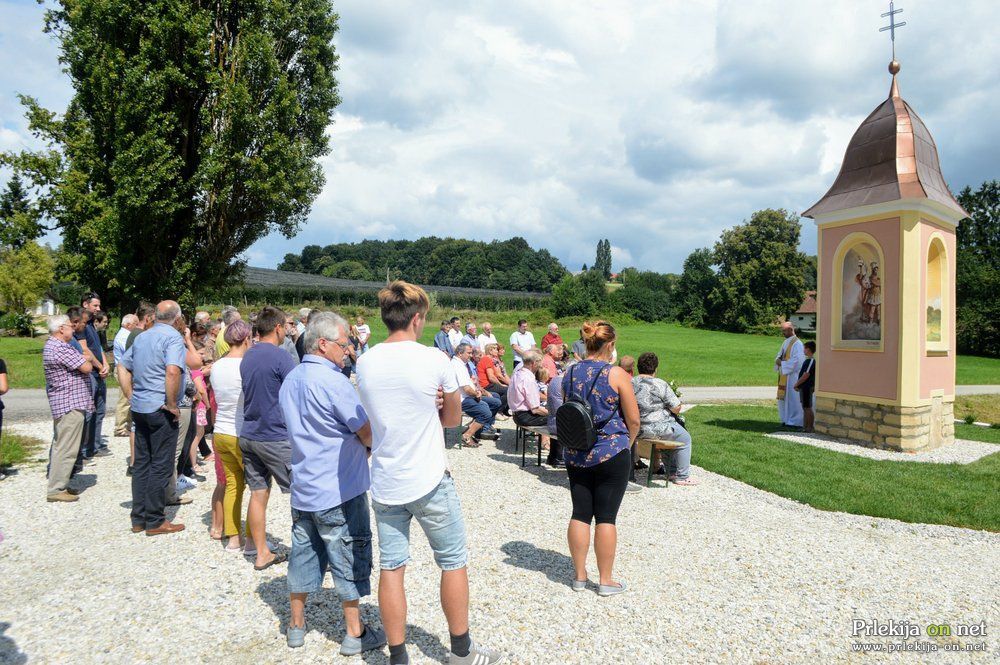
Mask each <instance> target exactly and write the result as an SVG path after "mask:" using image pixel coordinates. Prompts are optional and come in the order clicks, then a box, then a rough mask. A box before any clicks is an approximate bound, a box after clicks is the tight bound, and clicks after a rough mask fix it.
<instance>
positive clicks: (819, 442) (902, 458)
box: [767, 432, 1000, 464]
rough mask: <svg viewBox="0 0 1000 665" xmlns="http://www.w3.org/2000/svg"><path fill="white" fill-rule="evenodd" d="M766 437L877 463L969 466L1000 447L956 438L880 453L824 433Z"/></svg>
mask: <svg viewBox="0 0 1000 665" xmlns="http://www.w3.org/2000/svg"><path fill="white" fill-rule="evenodd" d="M767 436H770V437H773V438H775V439H784V440H785V441H791V442H792V443H802V444H805V445H808V446H816V447H817V448H826V449H828V450H836V451H837V452H839V453H847V454H848V455H855V456H857V457H867V458H869V459H877V460H891V461H893V462H927V463H930V464H971V463H972V462H975V461H976V460H979V459H982V458H983V457H986V456H987V455H992V454H993V453H996V452H1000V446H997V444H995V443H984V442H982V441H968V440H966V439H955V443H953V444H950V445H947V446H941V447H940V448H935V449H934V450H928V451H924V452H917V453H903V452H897V451H895V450H880V449H878V448H868V447H866V446H862V445H860V444H856V443H844V442H843V441H842V440H841V439H835V438H833V437H831V436H826V435H823V434H805V433H803V432H776V433H774V434H768V435H767Z"/></svg>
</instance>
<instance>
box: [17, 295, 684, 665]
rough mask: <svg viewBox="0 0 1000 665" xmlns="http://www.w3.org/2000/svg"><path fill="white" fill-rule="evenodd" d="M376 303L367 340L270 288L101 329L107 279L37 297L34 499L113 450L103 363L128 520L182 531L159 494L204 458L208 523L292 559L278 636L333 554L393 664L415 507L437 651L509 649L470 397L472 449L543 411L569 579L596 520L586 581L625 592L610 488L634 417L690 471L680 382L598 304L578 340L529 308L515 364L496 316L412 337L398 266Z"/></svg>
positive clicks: (343, 582) (628, 486)
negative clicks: (454, 460)
mask: <svg viewBox="0 0 1000 665" xmlns="http://www.w3.org/2000/svg"><path fill="white" fill-rule="evenodd" d="M379 305H380V312H381V318H382V321H383V322H384V323H385V325H386V328H387V329H388V337H387V338H386V339H385V340H384V341H382V342H380V343H378V344H372V343H371V328H370V326H368V325H367V324H366V323H365V321H364V319H363V318H362V317H357V318H356V319H355V320H354V322H353V323H350V322H348V321H347V320H346V319H345V318H343V317H342V316H340V315H338V314H336V313H333V312H326V311H320V310H309V309H301V310H299V311H298V312H297V313H296V314H297V316H292V315H288V314H286V313H285V312H284V311H282V310H281V309H279V308H277V307H271V306H267V307H264V308H262V309H261V310H260V311H257V312H254V313H253V314H251V315H250V317H249V320H246V321H245V320H244V319H243V317H242V315H241V313H240V312H239V311H238V310H237V309H236V308H233V307H227V308H224V309H223V311H222V312H221V315H220V316H219V317H218V318H213V317H212V316H211V315H210V314H209V313H208V312H198V313H196V314H195V315H194V317H193V319H192V320H191V321H190V322H189V321H188V320H187V319H186V318H185V317H184V316H183V314H182V312H181V308H180V306H179V305H178V304H177V303H176V302H174V301H171V300H165V301H163V302H160V303H159V304H157V305H155V306H153V305H152V304H149V303H141V304H140V305H139V307H138V308H137V310H136V312H135V313H134V314H127V315H126V316H125V317H123V319H122V322H121V329H120V330H119V331H118V333H117V334H116V335H115V337H114V339H113V341H112V343H111V344H110V345H109V344H108V343H107V340H106V338H105V337H104V336H103V333H104V331H105V329H106V328H107V316H106V315H105V314H104V313H103V312H101V309H100V299H99V298H98V296H97V295H96V294H87V297H86V298H85V299H84V301H83V303H82V305H81V307H74V308H70V310H69V311H68V312H67V314H65V315H57V316H53V317H50V319H49V324H48V325H49V332H50V337H49V339H48V340H47V342H46V344H45V347H44V350H43V365H44V370H45V377H46V390H47V394H48V397H49V402H50V406H51V409H52V418H53V422H54V437H53V443H52V448H51V454H50V464H49V470H48V500H49V501H54V502H74V501H77V500H78V499H79V493H80V492H79V490H77V489H75V488H74V487H73V485H72V484H71V480H72V478H73V477H74V476H75V475H76V474H78V473H80V471H81V470H82V469H83V467H84V466H86V465H89V464H93V458H94V457H96V456H106V455H110V454H112V453H111V451H110V450H109V449H108V447H107V445H106V442H105V438H104V437H103V435H102V432H101V423H102V421H103V417H104V408H105V407H104V401H105V397H106V394H107V393H106V386H105V379H106V377H107V376H108V375H109V373H110V371H111V368H112V366H114V371H115V375H116V377H117V379H118V381H119V384H120V386H121V397H120V399H119V401H118V403H117V405H116V407H115V434H116V435H119V436H128V437H129V438H130V455H129V457H128V466H127V470H126V473H128V474H129V475H130V476H131V486H132V507H131V530H132V532H133V533H137V534H138V533H145V534H146V535H147V536H158V535H161V534H170V533H175V532H178V531H182V530H184V528H185V526H184V524H182V523H180V522H178V521H176V519H175V520H171V519H168V517H167V507H168V506H182V505H185V504H187V503H190V501H191V499H190V498H189V497H188V496H185V491H186V490H187V489H190V488H191V487H194V486H196V485H198V484H200V483H202V482H207V480H208V477H207V475H208V473H209V471H210V470H211V471H214V476H215V488H214V491H213V494H212V519H211V525H210V527H209V529H208V531H209V536H210V537H211V538H213V539H216V540H219V541H221V546H222V547H223V548H224V550H225V551H226V552H231V553H234V554H243V555H244V556H246V557H248V558H250V559H251V560H252V561H253V565H254V568H255V569H256V570H265V569H267V568H270V567H272V566H275V565H278V564H282V563H285V562H286V561H287V563H288V590H289V603H290V613H291V621H290V623H289V626H288V630H287V633H286V640H287V643H288V645H289V647H298V646H301V645H302V644H303V643H304V639H305V635H306V626H305V620H304V617H305V610H304V608H305V603H306V602H307V597H308V594H310V593H313V592H315V591H317V590H318V589H319V588H320V587H321V585H322V580H323V577H324V575H325V572H326V570H327V569H329V570H330V572H331V574H332V576H333V580H334V585H335V588H336V591H337V593H338V595H339V598H340V600H341V603H342V609H343V614H344V621H345V625H346V628H347V636H346V637H345V639H344V641H343V643H342V645H341V653H342V654H345V655H351V654H359V653H362V652H363V651H367V650H371V649H378V648H381V647H383V646H385V645H388V647H389V652H390V662H391V663H406V662H408V655H407V652H406V645H405V627H406V593H405V583H404V581H405V580H404V574H405V569H406V566H407V563H408V561H409V556H410V555H409V546H410V543H409V541H410V537H409V534H410V525H411V522H412V521H413V520H414V519H416V521H417V523H418V524H419V525H420V526H421V528H422V529H423V531H424V533H425V534H426V536H427V540H428V542H429V544H430V546H431V549H432V550H433V554H434V559H435V562H436V563H437V565H438V566H439V568H440V569H441V571H442V573H441V580H440V583H441V604H442V608H443V610H444V614H445V617H446V619H447V622H448V627H449V633H450V635H451V644H450V650H451V654H450V658H451V660H450V662H452V663H477V664H485V663H494V662H501V661H502V660H503V658H504V657H503V655H502V654H500V653H498V652H496V651H494V650H491V649H488V648H486V647H485V646H482V645H481V644H480V643H478V642H476V641H473V640H472V638H471V636H470V630H469V617H468V615H469V610H468V607H469V585H468V576H467V562H468V553H467V548H466V537H465V527H464V522H463V518H462V512H461V505H460V502H459V500H458V497H457V494H456V489H455V484H454V481H453V479H452V477H451V472H450V471H449V469H448V462H447V457H446V455H445V441H444V430H446V429H449V428H458V427H460V426H461V423H462V416H463V414H464V415H465V416H467V417H468V418H470V422H469V424H468V426H467V427H466V428H465V430H464V432H463V433H462V437H463V440H464V441H463V443H464V445H465V446H468V447H476V446H479V445H481V441H482V440H484V439H486V440H490V439H493V440H495V439H497V438H499V433H498V431H497V429H496V427H495V424H496V421H497V420H498V419H501V420H502V419H507V418H511V419H513V421H514V422H515V423H516V424H518V425H521V426H533V427H544V428H547V429H548V431H549V432H550V434H551V440H544V441H542V442H541V443H542V445H543V446H547V447H548V451H549V454H548V459H547V462H548V464H550V465H552V466H554V467H565V468H566V472H567V476H568V479H569V487H570V499H571V504H572V512H571V519H570V520H569V525H568V528H567V540H568V545H569V550H570V553H571V555H572V559H573V565H574V569H575V576H574V578H573V579H572V580H568V583H569V584H570V586H571V587H572V588H573V589H574V590H576V591H581V590H584V589H586V588H588V585H589V584H590V583H589V579H588V574H587V570H586V559H587V553H588V550H589V548H590V543H591V529H592V526H593V531H594V533H593V543H594V550H595V554H596V556H597V564H598V574H599V578H598V580H597V584H596V591H597V593H598V594H599V595H602V596H611V595H616V594H619V593H622V592H624V591H625V589H626V585H625V584H624V582H620V581H618V580H616V579H615V578H614V575H613V566H614V557H615V543H616V542H617V532H616V526H615V522H616V518H617V513H618V509H619V507H620V505H621V502H622V499H623V496H624V493H625V492H626V491H628V490H633V491H634V490H636V489H638V488H639V485H637V484H636V483H635V482H634V480H635V470H636V468H637V466H640V465H641V461H640V460H638V459H637V458H636V455H635V452H636V450H635V443H636V439H637V437H638V436H639V435H640V432H642V433H643V436H647V437H652V438H658V439H670V440H674V441H678V442H680V443H682V444H683V445H682V447H681V448H680V449H679V450H678V451H676V454H674V455H672V456H671V458H670V459H669V461H668V463H667V465H666V467H665V468H664V469H663V472H664V473H667V474H669V476H670V480H671V481H673V482H676V483H678V484H691V485H693V484H696V482H697V481H695V480H694V479H692V478H691V477H690V476H689V471H688V469H689V465H690V447H691V438H690V435H688V433H687V431H686V430H685V429H684V427H683V421H682V419H680V418H679V417H678V415H677V414H678V413H679V410H680V401H679V400H678V399H677V396H676V395H675V394H674V393H673V391H672V390H671V389H670V386H669V385H668V384H667V383H666V382H665V381H663V380H662V379H658V378H656V376H655V373H656V371H657V367H658V362H659V361H658V359H657V357H656V355H655V354H652V353H645V354H642V355H641V356H640V357H639V359H638V363H636V362H635V361H633V359H632V358H630V357H628V356H623V357H622V358H620V359H619V358H618V354H617V350H616V342H617V335H616V332H615V329H614V327H613V326H612V325H611V324H610V323H607V322H598V323H587V324H585V325H584V326H583V328H582V329H581V330H580V338H579V339H578V340H576V341H575V342H574V343H573V344H572V345H567V344H566V343H564V341H563V339H562V337H561V336H560V334H559V327H558V325H557V324H555V323H552V324H551V325H549V327H548V331H547V333H546V335H545V336H544V337H543V338H542V343H541V345H536V343H535V340H534V336H533V334H532V332H531V331H530V330H529V325H528V322H527V321H525V320H522V321H519V322H518V326H517V330H516V331H515V332H513V333H512V334H511V336H510V339H509V346H510V348H511V350H512V352H513V356H514V364H513V367H514V369H513V371H512V372H511V373H510V374H509V375H508V372H507V370H506V367H505V364H504V354H505V352H506V347H505V345H503V344H501V343H499V342H498V341H497V338H496V336H495V335H494V333H493V327H492V325H491V324H490V323H489V322H485V323H483V324H482V326H481V328H480V326H477V324H476V323H475V322H467V323H466V324H465V325H464V327H463V326H462V321H461V320H460V319H459V318H458V317H455V318H452V319H450V320H448V321H444V322H442V323H441V328H440V330H439V332H438V333H437V334H436V335H435V337H434V344H433V347H427V346H424V345H422V344H420V343H419V341H418V340H419V339H420V338H421V336H422V334H423V330H424V326H425V323H426V316H427V314H428V312H429V308H430V302H429V299H428V297H427V294H426V293H424V291H423V290H422V289H420V288H419V287H416V286H413V285H411V284H407V283H405V282H394V283H392V284H390V285H389V286H387V287H386V288H385V289H383V290H382V291H381V292H380V293H379ZM636 365H637V369H638V375H637V376H636V375H635V369H636ZM352 374H353V375H354V376H353V379H352ZM0 387H2V386H0ZM567 401H575V402H580V403H586V404H587V405H588V408H589V412H590V413H591V414H592V417H593V423H594V428H595V430H596V435H595V440H594V441H593V442H592V445H591V446H590V447H588V448H587V449H580V448H570V447H565V446H562V445H560V443H559V440H560V436H559V432H558V429H559V418H557V413H558V412H560V407H561V406H562V405H563V404H565V403H567ZM564 434H565V432H564ZM274 484H277V486H278V489H279V490H280V491H281V492H283V493H288V494H290V504H291V508H292V524H293V526H292V537H291V549H290V552H286V551H284V550H283V549H279V548H276V547H274V546H273V545H272V544H271V543H270V542H269V541H268V539H267V506H268V503H269V497H270V492H271V490H272V487H273V485H274ZM245 488H248V489H249V501H248V505H247V509H246V518H245V520H244V519H243V512H242V511H243V498H244V497H243V495H244V492H245ZM369 495H370V497H371V500H370V503H369ZM372 514H374V521H375V525H376V530H377V532H378V548H379V565H380V573H379V575H380V578H379V599H378V600H379V608H380V613H381V623H382V626H383V628H377V627H374V626H369V625H365V623H364V622H363V621H362V619H361V614H360V611H359V605H358V603H359V599H360V598H361V597H364V596H367V595H369V594H370V593H371V585H370V576H371V570H372V565H373V552H372V549H373V548H372V532H371V526H370V525H371V515H372Z"/></svg>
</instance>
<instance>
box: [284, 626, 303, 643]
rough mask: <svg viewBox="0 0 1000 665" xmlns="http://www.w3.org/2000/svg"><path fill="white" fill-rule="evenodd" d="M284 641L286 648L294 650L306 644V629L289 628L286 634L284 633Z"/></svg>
mask: <svg viewBox="0 0 1000 665" xmlns="http://www.w3.org/2000/svg"><path fill="white" fill-rule="evenodd" d="M285 639H286V640H287V641H288V648H290V649H295V648H297V647H300V646H302V645H303V644H305V643H306V627H305V626H302V627H301V628H296V627H295V626H289V627H288V632H287V633H285Z"/></svg>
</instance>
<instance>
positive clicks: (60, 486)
mask: <svg viewBox="0 0 1000 665" xmlns="http://www.w3.org/2000/svg"><path fill="white" fill-rule="evenodd" d="M49 333H50V334H49V339H48V340H47V341H46V342H45V347H44V348H43V349H42V367H43V369H44V370H45V394H46V395H47V396H48V398H49V407H50V408H51V409H52V422H53V425H54V429H55V434H54V436H53V438H52V453H51V455H50V461H49V485H48V496H47V500H48V501H66V502H70V501H77V500H78V499H79V497H78V496H77V495H78V494H79V490H75V489H72V488H70V487H69V481H70V477H71V476H72V473H73V464H74V463H75V462H76V456H77V453H78V452H79V450H80V441H81V438H82V435H83V423H84V416H85V414H86V413H91V412H93V411H94V399H93V397H92V395H91V391H90V377H89V374H90V372H91V371H92V370H93V366H92V365H91V363H90V362H88V361H87V360H86V359H85V358H84V357H83V355H81V354H80V352H79V351H77V350H76V349H74V348H73V347H72V346H70V344H69V341H70V340H71V339H72V338H73V326H72V325H71V324H70V322H69V317H67V316H66V315H64V314H60V315H57V316H53V317H50V318H49Z"/></svg>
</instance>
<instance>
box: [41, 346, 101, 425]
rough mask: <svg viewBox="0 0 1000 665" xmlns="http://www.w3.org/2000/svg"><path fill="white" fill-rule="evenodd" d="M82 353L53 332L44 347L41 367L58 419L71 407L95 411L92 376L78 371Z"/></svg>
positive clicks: (47, 393)
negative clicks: (91, 389)
mask: <svg viewBox="0 0 1000 665" xmlns="http://www.w3.org/2000/svg"><path fill="white" fill-rule="evenodd" d="M85 362H86V360H84V358H83V356H82V355H81V354H80V352H79V351H77V350H76V349H74V348H73V347H72V346H70V345H69V344H67V343H66V342H64V341H62V340H61V339H57V338H56V337H54V336H50V337H49V338H48V340H46V341H45V346H44V347H43V348H42V368H43V369H44V370H45V394H46V396H47V397H48V398H49V407H50V408H51V409H52V419H53V420H59V419H60V418H62V417H63V416H65V415H66V414H67V413H69V412H70V411H74V410H76V409H79V410H81V411H88V412H89V411H93V410H94V399H93V397H91V394H90V378H89V376H88V375H87V374H84V373H83V372H80V371H79V368H80V365H82V364H84V363H85Z"/></svg>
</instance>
